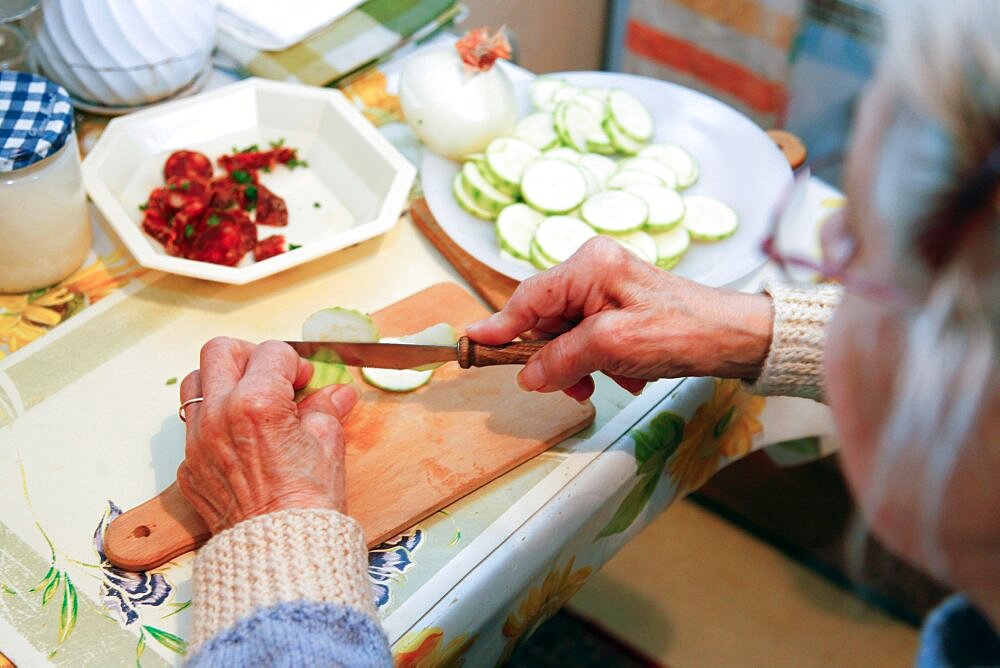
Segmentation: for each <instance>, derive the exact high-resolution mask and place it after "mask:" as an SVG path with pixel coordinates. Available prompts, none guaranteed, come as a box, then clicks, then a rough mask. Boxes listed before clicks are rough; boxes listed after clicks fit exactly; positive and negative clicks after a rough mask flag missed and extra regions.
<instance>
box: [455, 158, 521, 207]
mask: <svg viewBox="0 0 1000 668" xmlns="http://www.w3.org/2000/svg"><path fill="white" fill-rule="evenodd" d="M462 187H463V188H464V189H465V192H466V194H467V195H469V198H470V199H471V200H472V201H473V202H475V203H476V204H477V205H478V206H479V207H481V208H483V209H485V210H487V211H492V212H494V213H500V211H501V210H502V209H503V208H504V207H505V206H508V205H510V204H513V203H514V198H513V197H511V196H510V195H508V194H507V193H505V192H502V191H500V190H497V189H496V188H495V187H494V186H493V184H492V183H490V182H489V181H487V180H486V178H485V177H484V176H483V174H482V172H481V171H480V169H479V167H477V166H476V163H474V162H467V163H465V164H464V165H462Z"/></svg>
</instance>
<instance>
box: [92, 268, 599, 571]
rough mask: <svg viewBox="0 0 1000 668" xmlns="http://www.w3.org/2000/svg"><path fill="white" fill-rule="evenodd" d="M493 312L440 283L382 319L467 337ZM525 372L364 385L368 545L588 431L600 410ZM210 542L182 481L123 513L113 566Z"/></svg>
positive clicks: (350, 479) (395, 328) (357, 484)
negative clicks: (519, 379)
mask: <svg viewBox="0 0 1000 668" xmlns="http://www.w3.org/2000/svg"><path fill="white" fill-rule="evenodd" d="M487 315H488V311H487V310H486V309H485V308H484V307H483V306H482V305H481V304H480V303H479V302H478V301H477V300H476V299H475V297H473V296H472V295H471V294H469V293H468V292H466V291H465V290H464V289H462V288H461V287H459V286H458V285H456V284H454V283H441V284H438V285H435V286H432V287H430V288H427V289H426V290H423V291H421V292H418V293H417V294H415V295H412V296H410V297H408V298H406V299H404V300H402V301H399V302H397V303H395V304H392V305H391V306H388V307H386V308H385V309H383V310H381V311H379V312H377V313H375V314H373V315H372V317H373V319H374V320H375V323H376V324H377V325H378V328H379V332H380V334H381V335H382V336H398V335H402V334H408V333H411V332H416V331H419V330H421V329H424V328H425V327H429V326H430V325H433V324H435V323H438V322H442V321H445V322H448V323H450V324H451V325H452V326H454V327H455V328H456V329H457V330H459V331H461V330H462V329H464V326H465V325H466V324H468V323H470V322H472V321H475V320H479V319H481V318H483V317H485V316H487ZM519 370H520V367H519V366H493V367H483V368H472V369H466V370H463V369H461V368H459V366H458V364H446V365H444V366H442V367H441V368H439V369H438V370H437V371H436V372H435V374H434V378H433V380H431V382H430V383H429V384H428V385H426V386H424V387H422V388H420V389H419V390H417V391H415V392H410V393H406V394H393V393H390V392H383V391H381V390H377V389H375V388H373V387H370V386H368V385H367V384H365V383H364V382H362V381H360V376H359V374H358V373H357V370H356V369H354V370H352V371H353V372H354V374H355V378H356V382H355V387H356V388H357V389H358V390H359V393H360V400H359V401H358V405H357V406H356V407H355V408H354V410H353V411H352V412H351V414H350V416H349V417H348V419H347V422H346V424H345V430H346V433H347V499H348V501H347V505H348V509H347V510H348V513H350V514H351V515H352V516H353V517H355V518H356V519H357V520H358V521H359V522H360V523H361V526H362V527H363V528H364V531H365V540H366V542H367V544H368V545H369V546H373V545H377V544H378V543H380V542H382V541H384V540H385V539H387V538H390V537H392V536H394V535H396V534H397V533H399V532H400V531H402V530H404V529H407V528H409V527H411V526H413V525H414V524H416V523H417V522H419V521H420V520H422V519H424V518H425V517H427V516H429V515H431V514H432V513H434V512H436V511H438V510H440V509H441V508H444V507H445V506H447V505H448V504H450V503H451V502H453V501H455V500H456V499H459V498H461V497H462V496H465V495H466V494H468V493H469V492H472V491H474V490H476V489H478V488H479V487H481V486H483V485H485V484H486V483H488V482H490V481H491V480H494V479H495V478H497V477H499V476H500V475H502V474H504V473H506V472H507V471H509V470H511V469H512V468H514V467H515V466H517V465H518V464H521V463H522V462H525V461H527V460H528V459H531V458H532V457H534V456H535V455H537V454H539V453H541V452H543V451H545V450H546V449H548V448H549V447H551V446H552V445H554V444H556V443H558V442H560V441H562V440H564V439H565V438H567V437H569V436H571V435H572V434H575V433H576V432H578V431H580V430H581V429H583V428H584V427H586V426H588V425H589V424H590V423H591V422H593V419H594V407H593V406H592V405H591V404H589V403H588V404H579V403H577V402H576V401H574V400H573V399H570V398H569V397H567V396H565V395H564V394H562V393H561V392H557V393H554V394H538V393H528V392H523V391H521V390H520V389H519V388H518V387H517V384H516V383H515V381H514V377H515V375H516V374H517V372H518V371H519ZM209 537H210V535H209V532H208V530H207V528H206V527H205V525H204V524H203V523H202V522H201V519H200V518H199V517H198V515H197V513H195V512H194V510H193V509H192V508H191V507H190V506H188V505H187V502H186V501H185V500H184V498H183V496H182V495H181V494H180V492H179V490H178V489H177V486H176V483H175V484H173V485H171V486H170V487H168V488H167V489H166V490H164V492H163V493H161V494H160V495H159V496H157V497H155V498H153V499H150V500H149V501H147V502H146V503H144V504H142V505H140V506H138V507H136V508H134V509H132V510H130V511H128V512H127V513H125V514H123V515H121V516H120V517H118V518H117V519H116V520H115V521H114V522H112V523H111V526H110V527H109V528H108V532H107V535H106V537H105V549H106V551H107V555H108V558H109V560H110V561H111V562H112V563H113V564H115V565H116V566H119V567H121V568H125V569H128V570H148V569H150V568H155V567H156V566H159V565H160V564H163V563H165V562H166V561H169V560H170V559H172V558H174V557H176V556H178V555H180V554H183V553H184V552H187V551H189V550H192V549H194V548H196V547H198V546H199V545H201V544H202V543H204V542H205V541H207V540H208V538H209Z"/></svg>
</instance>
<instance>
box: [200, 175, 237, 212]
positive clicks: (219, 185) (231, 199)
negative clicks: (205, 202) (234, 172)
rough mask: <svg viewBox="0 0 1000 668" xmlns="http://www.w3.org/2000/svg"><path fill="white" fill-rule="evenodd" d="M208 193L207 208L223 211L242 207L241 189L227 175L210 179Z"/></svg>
mask: <svg viewBox="0 0 1000 668" xmlns="http://www.w3.org/2000/svg"><path fill="white" fill-rule="evenodd" d="M208 192H209V206H211V207H212V208H213V209H222V210H225V209H232V208H236V207H239V208H242V207H243V201H244V200H243V188H242V186H240V184H238V183H236V182H235V181H233V180H232V179H231V178H230V177H229V175H228V174H227V175H225V176H219V177H216V178H214V179H212V183H211V184H210V185H209V188H208Z"/></svg>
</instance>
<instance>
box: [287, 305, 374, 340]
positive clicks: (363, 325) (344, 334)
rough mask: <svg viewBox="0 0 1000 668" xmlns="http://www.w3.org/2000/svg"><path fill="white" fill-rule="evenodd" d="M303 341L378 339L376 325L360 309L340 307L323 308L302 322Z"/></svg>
mask: <svg viewBox="0 0 1000 668" xmlns="http://www.w3.org/2000/svg"><path fill="white" fill-rule="evenodd" d="M302 338H303V340H305V341H350V342H352V343H374V342H375V341H378V327H376V326H375V322H374V321H373V320H372V319H371V318H370V317H368V316H367V315H366V314H364V313H362V312H361V311H355V310H354V309H349V308H342V307H340V306H337V307H334V308H325V309H323V310H322V311H316V312H315V313H313V314H312V315H311V316H309V317H308V318H306V320H305V322H304V323H302Z"/></svg>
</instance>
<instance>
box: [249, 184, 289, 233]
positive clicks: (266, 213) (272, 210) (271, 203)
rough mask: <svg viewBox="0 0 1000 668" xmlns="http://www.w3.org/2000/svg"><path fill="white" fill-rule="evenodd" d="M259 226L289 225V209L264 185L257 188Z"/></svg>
mask: <svg viewBox="0 0 1000 668" xmlns="http://www.w3.org/2000/svg"><path fill="white" fill-rule="evenodd" d="M257 224H258V225H271V226H273V227H285V226H286V225H288V207H287V206H285V200H283V199H281V198H280V197H278V196H277V195H275V194H274V193H273V192H271V191H270V190H268V189H267V188H266V187H264V186H263V185H258V186H257Z"/></svg>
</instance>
